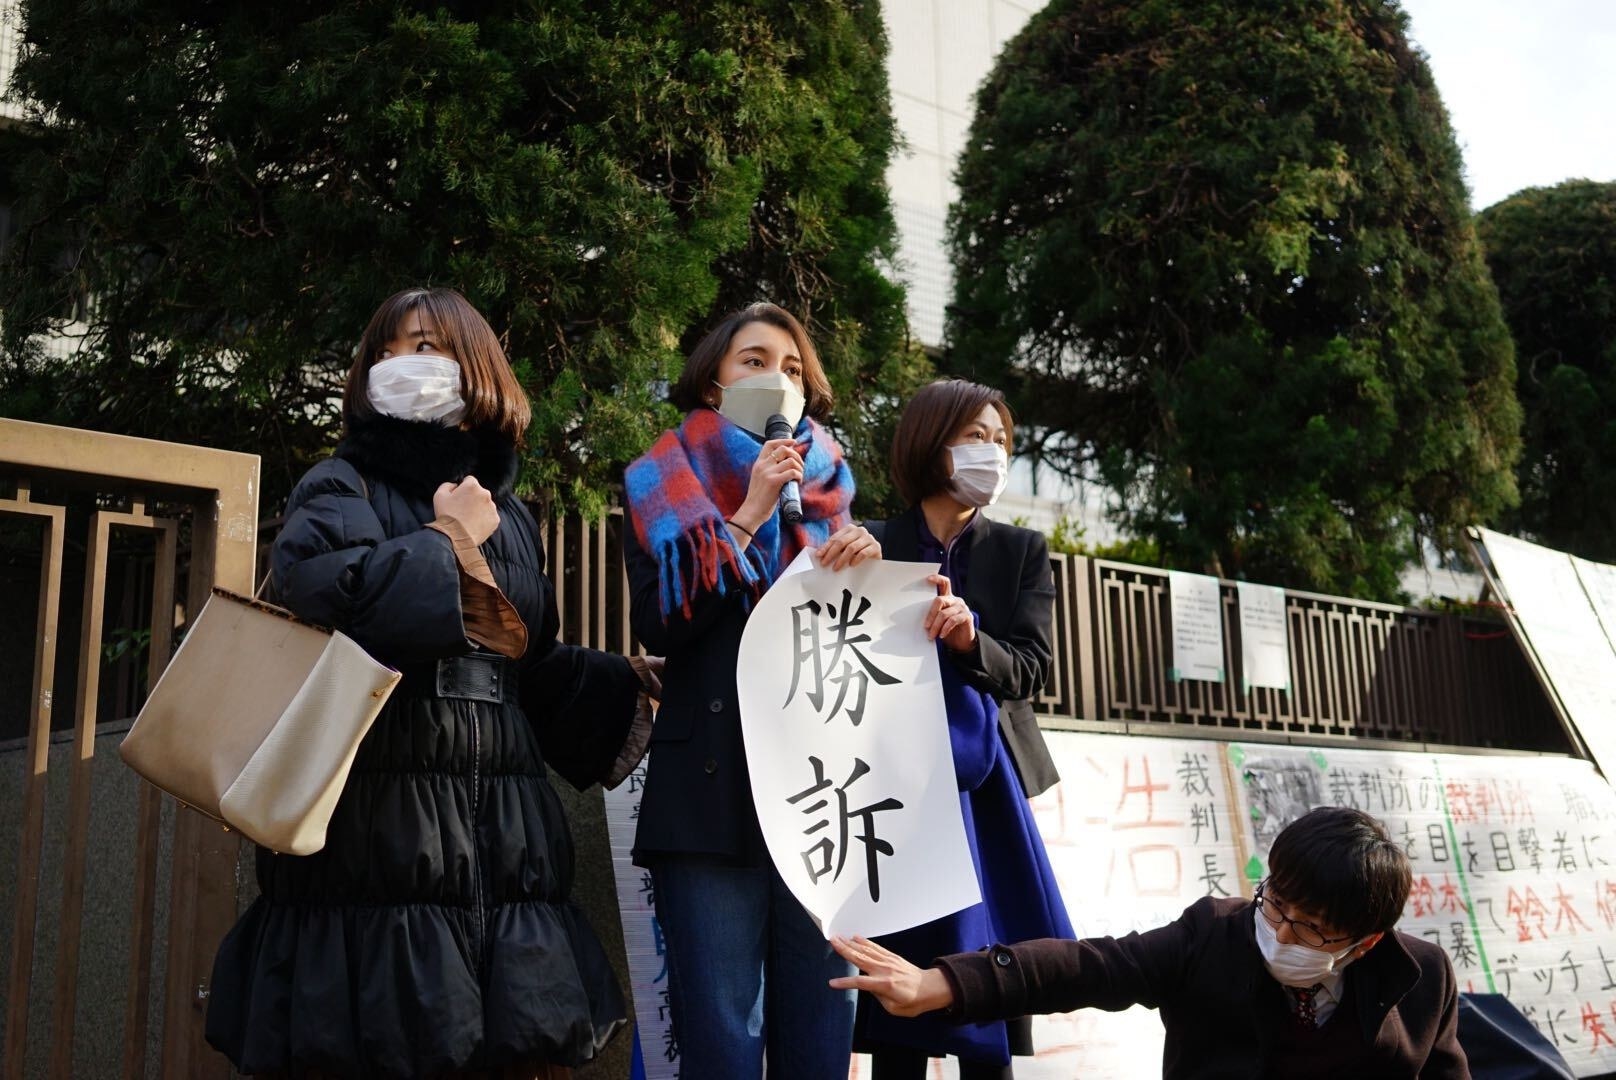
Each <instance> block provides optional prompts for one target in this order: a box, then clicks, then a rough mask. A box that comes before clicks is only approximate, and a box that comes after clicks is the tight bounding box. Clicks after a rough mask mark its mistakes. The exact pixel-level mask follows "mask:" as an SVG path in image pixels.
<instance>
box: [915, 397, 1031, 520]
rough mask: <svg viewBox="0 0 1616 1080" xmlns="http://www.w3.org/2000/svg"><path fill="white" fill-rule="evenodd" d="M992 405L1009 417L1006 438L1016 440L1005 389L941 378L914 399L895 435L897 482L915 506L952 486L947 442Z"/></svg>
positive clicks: (1005, 416)
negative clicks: (945, 458)
mask: <svg viewBox="0 0 1616 1080" xmlns="http://www.w3.org/2000/svg"><path fill="white" fill-rule="evenodd" d="M987 405H992V406H993V408H994V409H995V410H997V412H998V414H999V419H1001V420H1003V421H1004V434H1005V439H1006V440H1007V442H1008V443H1009V445H1010V446H1014V445H1015V435H1016V431H1015V424H1014V422H1013V421H1012V420H1011V417H1010V406H1008V405H1006V404H1005V402H1004V394H1002V393H1000V392H999V391H998V390H995V389H993V388H992V387H991V386H983V385H981V384H980V383H974V382H967V381H966V380H964V379H938V380H937V381H936V382H934V383H930V384H928V385H926V386H923V387H921V388H920V392H919V393H917V394H915V396H914V397H912V398H910V399H909V404H908V405H906V406H904V409H903V415H902V416H900V417H899V418H898V430H897V431H895V432H894V433H893V435H892V483H893V485H894V486H895V487H896V488H897V489H898V497H899V498H901V499H902V500H903V501H904V502H905V503H907V504H909V505H910V506H913V505H914V504H915V503H918V502H919V501H920V500H922V499H924V498H926V497H927V496H928V495H935V494H937V493H938V492H939V491H942V490H943V489H944V488H946V487H947V486H948V467H947V466H946V465H945V464H944V463H943V447H945V446H947V445H948V440H950V439H952V438H953V437H954V433H955V432H957V431H959V429H960V428H962V427H964V426H965V425H966V424H968V423H970V422H971V421H972V420H974V419H976V417H977V415H978V414H979V413H981V411H982V409H983V407H984V406H987Z"/></svg>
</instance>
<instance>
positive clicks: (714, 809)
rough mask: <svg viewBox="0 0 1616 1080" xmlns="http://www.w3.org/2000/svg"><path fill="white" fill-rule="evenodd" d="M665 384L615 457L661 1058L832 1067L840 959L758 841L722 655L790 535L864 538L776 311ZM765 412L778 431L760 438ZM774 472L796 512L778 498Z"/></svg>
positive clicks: (821, 404)
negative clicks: (644, 670) (646, 666)
mask: <svg viewBox="0 0 1616 1080" xmlns="http://www.w3.org/2000/svg"><path fill="white" fill-rule="evenodd" d="M670 396H671V398H672V400H673V403H674V404H675V405H678V406H680V407H681V408H683V409H685V410H686V415H685V418H684V421H683V422H682V423H681V424H680V425H679V427H677V428H675V429H672V430H669V431H665V432H663V433H662V435H661V437H660V438H658V440H657V442H656V444H655V445H654V446H652V448H651V450H650V451H649V452H648V453H646V455H645V456H644V457H642V458H640V459H639V460H637V461H635V462H634V463H633V464H632V465H630V466H629V468H628V470H627V473H626V474H625V478H624V480H625V487H626V493H627V502H628V515H627V517H628V520H627V521H626V523H625V528H624V539H623V544H624V559H625V562H626V563H627V568H628V576H629V588H630V594H631V596H630V612H629V617H630V620H631V622H632V624H633V627H634V632H635V634H636V636H637V637H638V638H639V640H640V641H641V642H642V643H643V644H644V645H645V647H646V648H647V649H648V650H650V651H651V652H652V653H656V654H660V655H664V656H666V657H667V667H666V670H665V671H664V673H663V677H662V678H663V682H662V699H661V700H662V705H661V710H660V712H659V713H658V717H657V723H656V726H655V728H654V730H653V733H652V745H651V756H650V764H649V766H648V775H647V777H646V785H645V792H644V796H643V799H642V801H641V804H640V817H639V825H638V831H637V832H636V834H635V845H634V860H635V862H636V863H637V864H638V865H640V866H644V867H646V868H648V869H649V870H650V871H651V876H652V880H653V883H654V885H655V890H656V897H655V903H656V913H657V922H658V925H659V926H660V928H661V931H662V935H663V939H664V944H665V946H666V950H667V966H668V986H669V994H670V1004H671V1005H672V1008H673V1024H674V1032H675V1035H676V1037H677V1038H678V1041H679V1059H680V1074H681V1076H682V1077H684V1078H686V1080H706V1078H710V1077H724V1078H725V1080H757V1078H759V1077H761V1076H762V1074H763V1066H764V1059H765V1056H767V1060H768V1075H769V1078H770V1080H823V1078H825V1077H831V1076H842V1075H845V1073H846V1069H847V1062H848V1056H849V1053H850V1049H851V1043H852V1029H853V1008H854V999H853V996H852V994H850V993H847V992H839V993H838V992H830V991H827V990H826V987H825V983H826V980H827V979H828V978H832V977H836V976H839V975H846V974H848V973H849V969H848V966H847V964H846V963H845V962H844V961H842V960H841V959H840V958H839V957H838V956H837V955H836V954H835V953H834V952H833V951H832V949H831V947H830V945H829V944H828V943H827V942H826V941H825V939H824V937H823V935H822V934H820V932H819V930H818V928H817V927H816V926H815V925H814V923H813V922H812V920H810V919H809V917H808V915H807V913H806V912H805V911H804V910H803V909H802V906H801V905H800V904H799V903H798V902H797V901H796V899H795V898H794V897H793V896H792V895H791V892H790V890H789V889H788V888H787V887H786V885H785V883H784V882H783V881H782V880H781V879H780V876H779V874H778V873H777V872H776V871H775V869H774V865H773V863H772V862H771V861H770V859H769V854H768V850H767V849H766V847H765V846H764V843H763V835H762V832H761V831H760V829H759V826H758V821H757V814H756V811H755V809H754V808H753V805H752V793H751V781H750V778H749V775H748V772H747V765H746V753H745V749H744V747H743V746H742V742H741V722H740V709H739V705H738V702H737V693H736V664H737V661H738V657H739V652H740V643H741V632H742V631H743V630H744V628H745V626H746V620H747V616H748V614H749V613H750V611H751V609H752V605H753V604H754V603H755V602H756V601H757V599H758V597H760V596H761V595H762V594H763V592H764V591H765V590H766V589H768V587H769V586H770V584H771V583H772V582H773V581H774V580H775V578H776V577H777V576H778V575H779V574H780V573H781V572H782V571H783V570H784V569H785V568H786V567H787V566H788V565H790V563H791V561H792V560H793V559H794V558H796V556H797V554H798V553H799V552H801V551H802V550H803V549H804V548H809V547H813V548H817V549H818V562H819V564H820V565H821V566H822V567H828V568H830V569H832V570H841V569H845V568H847V567H850V566H856V565H858V564H859V563H861V562H864V561H865V560H867V559H875V558H880V557H881V548H880V545H879V544H878V543H877V542H876V541H875V539H874V538H873V537H872V536H871V535H870V533H869V532H868V531H866V530H865V529H863V528H862V527H860V526H858V525H854V524H852V523H851V522H850V520H849V513H848V512H849V507H850V506H851V505H852V501H853V477H852V474H851V472H850V471H849V470H848V467H847V464H846V462H845V461H844V460H843V458H842V452H841V448H840V447H838V446H837V445H836V443H835V441H834V440H833V439H832V438H831V437H830V435H829V433H828V432H826V431H825V429H824V428H823V427H821V426H820V424H821V422H822V421H823V420H825V419H826V418H827V417H828V416H829V414H830V407H831V400H832V399H831V391H830V384H829V383H828V381H827V380H826V378H825V373H824V369H823V368H822V367H821V366H820V363H819V357H818V354H817V353H816V352H815V350H814V346H813V342H812V341H810V340H809V338H808V334H807V332H806V331H805V330H804V329H803V327H802V324H801V323H800V322H798V321H797V319H796V318H794V317H793V316H792V315H791V314H790V313H789V312H787V311H785V310H784V309H782V308H780V307H777V306H775V305H773V304H753V305H751V306H750V307H747V308H744V309H742V310H741V311H737V312H734V313H732V314H731V315H729V316H727V317H726V318H724V319H723V320H722V321H720V322H719V323H718V325H717V326H716V327H715V328H714V329H713V330H712V331H711V332H710V333H708V334H707V336H706V337H704V338H703V339H702V341H701V343H700V344H698V345H697V346H696V348H695V350H694V351H693V352H692V353H691V354H690V357H689V359H688V361H687V362H686V364H685V368H684V372H683V374H682V375H681V377H680V378H679V380H678V382H677V383H676V384H675V385H674V387H673V389H672V392H671V395H670ZM781 417H783V418H784V421H785V424H786V426H787V430H789V431H790V432H791V434H790V436H789V437H786V438H768V437H767V435H768V433H769V427H770V423H769V422H770V420H771V419H775V420H776V425H778V423H779V421H778V419H777V418H781ZM788 482H794V483H795V484H796V485H797V487H798V488H799V489H800V502H801V520H800V521H798V522H796V523H788V522H786V521H785V520H783V515H782V514H781V513H780V511H779V503H780V501H781V490H782V488H784V487H785V486H786V485H787V483H788ZM789 647H790V643H789V642H784V641H782V642H781V653H782V657H783V658H784V657H785V656H786V655H787V650H788V649H789ZM927 959H930V958H929V957H928V958H927Z"/></svg>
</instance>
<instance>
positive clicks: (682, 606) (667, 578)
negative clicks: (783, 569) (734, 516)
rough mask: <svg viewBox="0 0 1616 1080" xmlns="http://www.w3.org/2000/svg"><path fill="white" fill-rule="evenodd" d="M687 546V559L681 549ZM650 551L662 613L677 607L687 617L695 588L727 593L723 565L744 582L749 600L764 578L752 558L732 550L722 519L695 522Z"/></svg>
mask: <svg viewBox="0 0 1616 1080" xmlns="http://www.w3.org/2000/svg"><path fill="white" fill-rule="evenodd" d="M687 547H688V548H690V549H691V550H690V552H689V558H685V557H684V556H683V554H682V551H681V549H683V548H687ZM653 554H654V556H655V558H656V561H657V586H658V588H657V599H658V600H659V601H660V602H661V604H662V610H663V612H664V613H666V612H670V611H675V610H677V611H682V612H684V615H685V617H686V618H689V617H690V598H691V596H692V595H694V593H695V591H696V589H697V588H698V587H705V588H707V589H709V590H711V591H712V592H715V593H717V594H718V595H719V596H724V595H726V594H727V593H728V592H729V582H728V581H727V580H726V579H725V577H724V567H726V566H728V567H729V568H730V569H731V570H733V571H734V572H735V576H736V577H737V578H739V579H740V580H741V582H742V583H743V584H745V585H746V587H747V590H748V592H749V593H750V594H751V595H750V597H749V599H752V600H755V599H756V598H757V594H758V592H759V590H758V589H757V586H758V585H759V584H760V583H761V582H762V581H763V574H762V573H761V572H760V571H759V570H758V569H757V567H755V566H753V565H752V560H751V559H748V558H747V557H746V555H745V553H743V552H740V551H737V550H736V549H735V543H734V540H733V538H732V537H731V536H730V535H729V526H728V525H725V524H724V523H723V522H722V519H719V520H718V521H717V522H716V523H715V522H714V521H710V520H704V521H701V522H698V523H697V524H696V526H695V528H694V529H691V530H689V531H688V532H686V533H684V534H683V535H682V536H680V537H679V538H678V539H675V540H670V541H667V542H665V543H663V544H661V545H659V546H658V548H657V550H656V551H655V552H654V553H653Z"/></svg>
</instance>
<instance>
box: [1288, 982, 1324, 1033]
mask: <svg viewBox="0 0 1616 1080" xmlns="http://www.w3.org/2000/svg"><path fill="white" fill-rule="evenodd" d="M1323 989H1324V984H1323V983H1314V984H1313V985H1312V986H1309V987H1306V988H1295V987H1293V988H1292V989H1291V994H1292V995H1293V996H1294V997H1295V998H1296V1022H1297V1024H1299V1025H1301V1026H1302V1027H1304V1028H1308V1029H1312V1028H1314V1027H1316V1026H1317V1025H1318V1014H1317V1013H1316V1012H1314V1010H1313V999H1314V998H1316V997H1317V996H1318V993H1319V991H1320V990H1323Z"/></svg>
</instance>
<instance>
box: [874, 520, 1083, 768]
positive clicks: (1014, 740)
mask: <svg viewBox="0 0 1616 1080" xmlns="http://www.w3.org/2000/svg"><path fill="white" fill-rule="evenodd" d="M864 527H865V528H866V529H868V530H870V532H871V534H872V535H874V537H875V538H876V539H877V540H879V541H880V542H881V557H882V558H883V559H894V560H897V561H899V562H918V561H919V560H920V531H919V529H920V508H919V507H918V506H912V507H910V508H909V509H908V510H905V511H904V512H903V513H901V514H899V515H898V516H897V517H895V518H892V519H890V520H888V521H866V522H865V523H864ZM965 542H966V543H968V544H969V545H970V554H969V560H970V561H969V563H968V567H969V571H968V574H967V576H966V579H965V591H964V593H963V594H962V595H963V596H964V597H965V602H966V604H968V605H970V608H971V610H972V611H974V612H976V615H977V619H978V623H977V628H976V640H977V647H976V650H975V651H974V652H971V653H951V654H950V655H951V656H952V657H953V658H954V664H955V666H956V667H957V668H958V669H959V672H960V674H962V675H964V676H965V680H966V681H967V682H969V683H970V684H971V685H972V686H974V687H976V688H977V689H978V690H981V691H984V692H985V693H989V694H992V695H993V697H994V700H996V701H997V702H998V703H999V730H1000V731H1001V732H1002V733H1003V735H1004V744H1005V746H1006V747H1007V748H1008V749H1009V751H1010V761H1011V763H1012V764H1014V765H1015V767H1016V775H1017V776H1018V777H1020V779H1021V786H1022V787H1023V788H1024V789H1025V790H1026V792H1027V797H1028V798H1031V797H1032V796H1034V795H1038V794H1040V793H1042V792H1044V791H1047V790H1048V789H1049V788H1052V787H1054V786H1055V785H1056V784H1057V783H1059V782H1060V774H1059V773H1058V772H1056V771H1055V761H1054V759H1053V758H1051V757H1050V756H1049V747H1048V746H1047V745H1046V744H1045V743H1044V735H1043V732H1041V731H1039V730H1038V718H1037V717H1036V716H1035V715H1033V711H1032V705H1031V704H1029V703H1028V701H1027V699H1028V698H1030V697H1032V695H1034V694H1036V693H1037V692H1038V691H1039V690H1041V689H1042V688H1043V685H1044V680H1045V679H1046V678H1048V677H1049V665H1050V663H1051V661H1052V649H1051V646H1050V638H1051V629H1050V628H1051V624H1052V622H1053V620H1054V615H1055V579H1054V576H1053V575H1052V574H1051V573H1050V569H1049V546H1048V545H1047V544H1046V543H1045V541H1044V536H1043V534H1042V533H1039V532H1034V531H1033V530H1032V529H1023V528H1020V527H1019V526H1016V525H1005V524H1003V523H1002V522H998V521H990V520H988V518H987V516H986V515H983V514H978V515H977V517H976V523H975V524H974V525H972V526H971V531H970V532H969V533H968V534H966V538H965Z"/></svg>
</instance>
